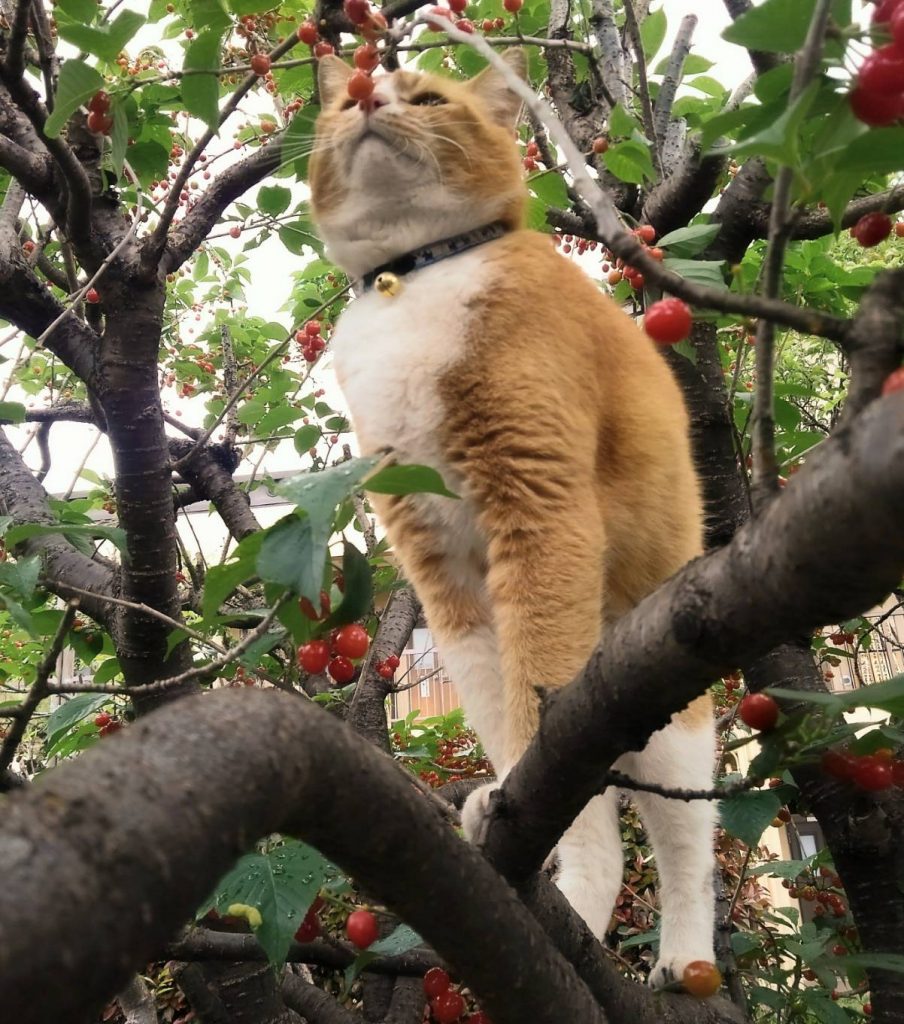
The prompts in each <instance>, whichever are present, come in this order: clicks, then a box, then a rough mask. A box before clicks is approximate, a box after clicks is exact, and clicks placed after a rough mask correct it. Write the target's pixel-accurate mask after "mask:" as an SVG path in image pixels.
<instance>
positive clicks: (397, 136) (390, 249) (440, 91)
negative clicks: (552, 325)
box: [310, 49, 525, 276]
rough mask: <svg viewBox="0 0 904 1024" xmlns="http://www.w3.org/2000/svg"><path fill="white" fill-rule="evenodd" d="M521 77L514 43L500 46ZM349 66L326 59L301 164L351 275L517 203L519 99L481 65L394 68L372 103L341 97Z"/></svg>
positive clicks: (515, 216)
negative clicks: (452, 74)
mask: <svg viewBox="0 0 904 1024" xmlns="http://www.w3.org/2000/svg"><path fill="white" fill-rule="evenodd" d="M504 56H505V59H506V61H507V63H508V64H509V66H510V67H512V68H514V69H515V70H517V71H518V73H519V74H521V75H522V76H523V75H524V74H525V63H524V55H523V53H522V51H521V50H520V49H516V50H509V51H506V53H505V54H504ZM351 74H352V70H351V68H349V66H348V65H347V64H345V63H344V62H343V61H341V60H339V58H338V57H333V56H330V57H324V58H323V59H322V60H321V61H320V66H319V69H318V79H317V80H318V85H319V87H320V97H321V102H322V104H323V109H322V111H321V114H320V117H319V118H318V120H317V138H316V143H315V148H314V152H313V154H312V156H311V163H310V182H311V204H312V209H313V213H314V219H315V221H316V222H317V226H318V229H319V231H320V234H321V237H322V238H323V240H324V241H325V242H326V244H327V246H328V248H329V250H330V253H331V255H332V258H333V259H334V260H335V261H336V262H337V263H338V264H339V265H340V266H342V267H343V268H344V269H345V270H346V271H347V272H348V273H350V274H352V275H353V276H358V275H360V274H363V273H365V272H367V271H369V270H371V269H373V268H374V267H375V266H377V265H378V264H380V263H383V262H386V261H387V260H390V259H392V258H393V257H395V256H398V255H400V254H401V253H404V252H408V251H409V250H411V249H414V248H417V247H418V246H421V245H427V244H429V243H430V242H435V241H437V240H438V239H440V238H445V237H448V236H450V235H456V234H459V233H460V232H463V231H468V230H470V229H472V228H476V227H480V226H482V225H484V224H489V223H491V222H493V221H497V220H499V221H502V222H504V223H505V224H506V225H507V226H509V227H513V228H514V227H519V226H520V225H521V220H522V211H523V206H524V199H525V190H524V182H523V179H522V176H521V161H520V157H519V153H518V149H517V146H516V145H515V142H514V138H513V130H514V128H515V125H516V122H517V119H518V114H519V111H520V108H521V101H520V100H519V99H518V98H517V97H516V96H515V94H514V93H513V92H512V91H511V90H510V89H509V88H508V86H507V84H506V81H505V78H504V76H503V75H501V74H500V73H499V72H498V71H496V70H494V69H493V68H487V69H486V70H484V71H482V72H481V73H480V74H479V75H477V76H476V77H475V78H473V79H471V80H470V81H467V82H460V81H454V80H452V79H449V78H444V77H441V76H439V75H430V74H420V73H415V72H412V71H404V70H400V71H394V72H392V73H391V74H385V75H377V76H375V77H374V84H375V88H374V92H373V96H372V99H371V100H370V101H365V102H361V103H358V102H356V101H355V100H352V99H350V98H349V95H348V92H347V89H346V86H347V83H348V79H349V76H350V75H351Z"/></svg>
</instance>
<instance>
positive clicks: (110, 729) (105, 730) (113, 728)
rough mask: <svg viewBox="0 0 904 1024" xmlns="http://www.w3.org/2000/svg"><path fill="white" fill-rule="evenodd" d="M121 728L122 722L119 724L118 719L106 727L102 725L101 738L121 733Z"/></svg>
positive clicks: (108, 723)
mask: <svg viewBox="0 0 904 1024" xmlns="http://www.w3.org/2000/svg"><path fill="white" fill-rule="evenodd" d="M121 728H122V722H117V721H116V719H113V721H112V722H107V724H106V725H102V726H101V727H100V730H99V732H100V734H101V736H111V735H112V734H113V733H114V732H119V730H120V729H121Z"/></svg>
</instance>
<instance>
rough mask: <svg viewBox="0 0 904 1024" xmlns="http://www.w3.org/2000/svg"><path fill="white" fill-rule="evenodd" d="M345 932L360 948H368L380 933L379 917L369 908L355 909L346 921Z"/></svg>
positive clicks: (352, 942)
mask: <svg viewBox="0 0 904 1024" xmlns="http://www.w3.org/2000/svg"><path fill="white" fill-rule="evenodd" d="M345 934H346V935H347V936H348V939H349V942H351V944H352V945H353V946H357V947H358V949H367V947H368V946H369V945H371V943H373V942H375V941H376V938H377V936H378V935H379V934H380V929H379V927H378V925H377V919H376V918H375V917H374V915H373V914H372V913H371V912H370V911H369V910H353V911H352V912H351V913H350V914H349V915H348V920H347V921H346V922H345Z"/></svg>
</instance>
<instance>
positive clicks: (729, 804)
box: [719, 791, 782, 846]
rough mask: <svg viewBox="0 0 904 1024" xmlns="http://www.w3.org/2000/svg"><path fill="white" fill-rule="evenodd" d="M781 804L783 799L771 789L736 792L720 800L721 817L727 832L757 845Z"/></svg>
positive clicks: (751, 844)
mask: <svg viewBox="0 0 904 1024" xmlns="http://www.w3.org/2000/svg"><path fill="white" fill-rule="evenodd" d="M781 806H782V802H781V800H780V799H779V798H778V797H777V796H776V795H775V793H772V792H769V791H757V792H749V793H734V794H733V795H732V796H729V797H726V798H725V799H724V800H720V801H719V818H720V821H721V823H722V827H723V828H724V829H725V831H726V832H730V833H731V835H733V836H736V837H737V838H738V839H740V840H741V841H742V842H744V843H746V844H747V845H748V846H756V845H757V844H758V843H759V841H760V836H762V834H763V831H764V829H765V828H766V826H767V825H769V824H770V823H771V821H772V820H773V818H774V817H775V816H776V814H778V812H779V809H780V808H781Z"/></svg>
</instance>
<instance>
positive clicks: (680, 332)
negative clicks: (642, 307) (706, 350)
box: [643, 299, 693, 345]
mask: <svg viewBox="0 0 904 1024" xmlns="http://www.w3.org/2000/svg"><path fill="white" fill-rule="evenodd" d="M692 324H693V317H692V316H691V311H690V309H689V308H688V306H687V304H686V303H684V302H682V301H681V299H660V300H659V302H654V303H653V305H652V306H650V307H649V308H648V309H647V311H646V313H645V314H644V318H643V327H644V330H645V331H646V332H647V334H648V335H649V336H650V337H651V338H652V339H653V341H655V342H658V343H659V344H660V345H674V344H675V343H676V342H678V341H682V340H683V339H684V338H686V337H687V336H688V334H690V331H691V325H692Z"/></svg>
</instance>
